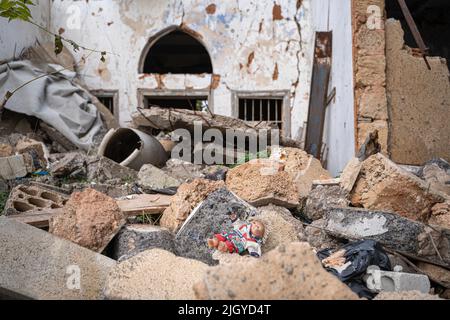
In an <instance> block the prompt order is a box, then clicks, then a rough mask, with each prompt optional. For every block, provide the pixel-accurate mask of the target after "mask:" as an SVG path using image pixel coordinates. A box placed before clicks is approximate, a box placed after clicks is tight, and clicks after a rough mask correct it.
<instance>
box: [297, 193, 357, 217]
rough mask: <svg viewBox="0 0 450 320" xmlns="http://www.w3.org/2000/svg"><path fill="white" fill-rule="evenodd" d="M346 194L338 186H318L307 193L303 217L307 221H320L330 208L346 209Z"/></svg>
mask: <svg viewBox="0 0 450 320" xmlns="http://www.w3.org/2000/svg"><path fill="white" fill-rule="evenodd" d="M349 203H350V201H349V200H348V193H347V192H346V191H344V190H343V189H342V188H341V187H340V186H333V185H331V186H325V185H318V186H316V187H315V188H313V189H312V191H311V192H310V193H309V196H308V200H306V206H305V211H304V212H305V215H306V217H307V218H308V219H311V220H318V219H321V218H322V217H323V216H324V215H325V213H326V211H327V209H328V208H330V207H347V206H348V205H349Z"/></svg>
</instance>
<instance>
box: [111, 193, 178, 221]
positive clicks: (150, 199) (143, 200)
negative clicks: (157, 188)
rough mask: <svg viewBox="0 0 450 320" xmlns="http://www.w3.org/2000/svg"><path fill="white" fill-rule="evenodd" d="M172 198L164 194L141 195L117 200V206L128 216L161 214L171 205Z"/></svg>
mask: <svg viewBox="0 0 450 320" xmlns="http://www.w3.org/2000/svg"><path fill="white" fill-rule="evenodd" d="M171 201H172V196H168V195H163V194H139V195H131V196H127V197H125V199H123V200H117V204H118V206H119V208H120V210H122V212H123V213H124V214H125V215H126V216H134V215H141V214H161V213H163V211H164V210H165V209H166V208H167V207H168V206H169V205H170V203H171Z"/></svg>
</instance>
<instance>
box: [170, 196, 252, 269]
mask: <svg viewBox="0 0 450 320" xmlns="http://www.w3.org/2000/svg"><path fill="white" fill-rule="evenodd" d="M230 210H232V211H233V212H235V213H236V214H237V216H238V218H239V219H241V220H247V219H248V217H250V216H254V215H255V214H256V209H255V208H253V207H251V206H250V205H248V204H247V203H245V202H244V201H243V200H242V199H240V198H238V197H237V196H235V195H234V194H233V193H231V192H230V191H228V190H227V189H225V188H221V189H219V190H217V191H214V192H213V193H211V194H210V195H209V196H208V197H207V198H206V199H205V201H203V202H202V203H201V204H200V205H198V206H197V207H196V208H195V209H194V210H193V211H192V213H191V214H190V215H189V218H188V219H187V220H186V222H185V223H184V224H183V226H182V227H181V229H180V231H178V233H177V235H176V237H175V248H176V251H177V254H178V255H180V256H182V257H186V258H191V259H197V260H200V261H203V262H205V263H207V264H214V263H216V262H215V261H214V260H213V259H212V253H213V252H214V250H211V249H209V248H208V245H207V240H208V239H209V238H211V237H212V236H213V235H214V234H217V233H221V232H223V231H226V230H231V229H232V220H231V219H230V214H231V212H230Z"/></svg>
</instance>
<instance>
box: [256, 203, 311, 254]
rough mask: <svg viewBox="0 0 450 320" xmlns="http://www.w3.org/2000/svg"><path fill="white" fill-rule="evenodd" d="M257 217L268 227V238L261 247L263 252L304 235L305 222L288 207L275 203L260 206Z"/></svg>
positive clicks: (297, 239) (294, 240) (298, 239)
mask: <svg viewBox="0 0 450 320" xmlns="http://www.w3.org/2000/svg"><path fill="white" fill-rule="evenodd" d="M256 219H258V220H261V221H262V222H263V223H264V226H265V227H266V232H267V239H266V241H265V242H264V244H263V246H262V248H261V249H262V252H263V253H265V252H268V251H270V250H273V249H275V248H276V247H278V246H279V245H281V244H289V243H291V242H296V241H300V240H301V239H302V238H303V237H304V235H303V234H304V229H303V224H302V223H301V222H300V221H299V220H297V219H295V218H294V217H293V216H292V214H291V212H290V211H289V210H287V209H286V208H283V207H277V206H274V205H269V206H266V207H261V208H258V213H257V214H256Z"/></svg>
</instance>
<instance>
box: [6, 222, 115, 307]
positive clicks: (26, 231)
mask: <svg viewBox="0 0 450 320" xmlns="http://www.w3.org/2000/svg"><path fill="white" fill-rule="evenodd" d="M0 257H2V258H1V259H0V269H1V270H2V271H1V272H0V295H6V296H10V297H12V298H31V299H51V300H65V299H67V300H71V299H102V298H103V294H102V289H103V286H104V282H105V280H106V277H107V275H108V273H109V271H110V269H111V268H112V267H113V266H114V265H115V261H114V260H112V259H109V258H107V257H105V256H102V255H100V254H97V253H95V252H92V251H90V250H87V249H85V248H82V247H80V246H77V245H75V244H73V243H71V242H69V241H66V240H64V239H60V238H58V237H55V236H53V235H51V234H49V233H48V232H45V231H42V230H39V229H37V228H34V227H31V226H28V225H26V224H23V223H19V222H16V221H13V220H12V219H9V218H5V217H0Z"/></svg>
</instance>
